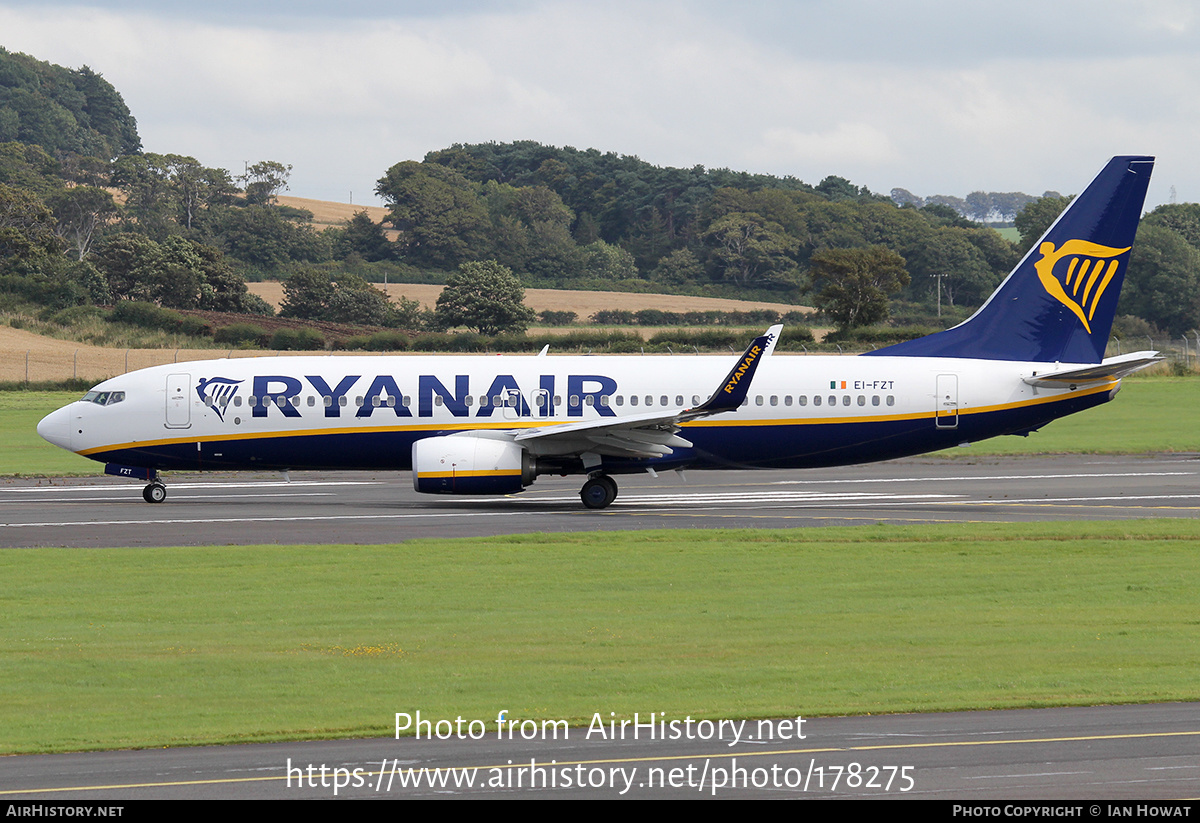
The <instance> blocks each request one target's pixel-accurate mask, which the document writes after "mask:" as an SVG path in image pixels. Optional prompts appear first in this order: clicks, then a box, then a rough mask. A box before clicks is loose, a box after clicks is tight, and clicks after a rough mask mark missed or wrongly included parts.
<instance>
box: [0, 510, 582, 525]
mask: <svg viewBox="0 0 1200 823" xmlns="http://www.w3.org/2000/svg"><path fill="white" fill-rule="evenodd" d="M556 514H561V512H528V511H520V512H517V511H512V512H446V513H440V512H422V513H419V514H329V515H299V516H290V517H192V518H178V519H172V520H76V521H64V522H43V523H0V528H25V527H29V526H34V527H39V526H46V527H48V526H169V525H172V524H176V523H185V524H190V523H277V522H281V521H282V522H296V521H319V520H401V519H405V518H415V517H530V516H533V515H556Z"/></svg>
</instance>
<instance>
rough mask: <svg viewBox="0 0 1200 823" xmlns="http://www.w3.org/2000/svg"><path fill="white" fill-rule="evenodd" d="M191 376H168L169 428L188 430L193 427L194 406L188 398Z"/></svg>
mask: <svg viewBox="0 0 1200 823" xmlns="http://www.w3.org/2000/svg"><path fill="white" fill-rule="evenodd" d="M191 385H192V376H191V375H190V374H169V375H167V428H168V429H186V428H189V427H190V426H191V425H192V404H191V402H190V398H189V397H188V392H189V389H190V387H191Z"/></svg>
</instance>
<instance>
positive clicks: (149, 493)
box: [142, 480, 167, 503]
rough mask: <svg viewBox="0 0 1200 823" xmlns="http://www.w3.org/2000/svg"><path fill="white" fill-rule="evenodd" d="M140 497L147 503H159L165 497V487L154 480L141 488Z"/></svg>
mask: <svg viewBox="0 0 1200 823" xmlns="http://www.w3.org/2000/svg"><path fill="white" fill-rule="evenodd" d="M142 499H143V500H145V501H146V502H147V503H161V502H163V501H164V500H166V499H167V487H166V486H164V485H163V484H162V483H161V482H160V481H158V480H155V481H154V482H152V483H151V484H150V485H148V486H146V488H144V489H142Z"/></svg>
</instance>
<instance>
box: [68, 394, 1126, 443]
mask: <svg viewBox="0 0 1200 823" xmlns="http://www.w3.org/2000/svg"><path fill="white" fill-rule="evenodd" d="M1119 383H1120V381H1119V380H1116V379H1114V380H1111V381H1109V382H1106V383H1102V384H1101V385H1099V386H1092V387H1089V388H1086V389H1078V390H1076V391H1073V392H1071V393H1070V394H1068V395H1062V394H1056V395H1054V396H1051V397H1034V398H1031V399H1028V400H1018V401H1016V402H1014V403H1001V404H998V405H993V406H978V407H975V408H966V409H957V413H958V415H959V416H960V417H965V416H969V415H973V414H988V413H991V412H998V411H1007V410H1009V409H1018V408H1023V407H1028V406H1041V405H1046V404H1049V403H1057V402H1061V401H1063V400H1067V399H1073V398H1076V397H1087V396H1089V395H1093V394H1099V393H1101V392H1107V391H1111V390H1112V389H1113V388H1115V387H1116V386H1117V385H1118V384H1119ZM947 413H949V414H953V412H946V411H944V410H930V411H924V412H917V413H914V414H885V415H869V416H861V417H801V418H766V419H759V420H713V419H708V420H693V421H691V422H688V423H683V424H682V427H683V428H690V427H697V428H702V427H708V428H712V427H718V428H721V427H726V426H828V425H840V424H845V423H881V422H885V421H897V420H923V419H934V418H936V417H938V416H939V415H945V414H947ZM609 420H611V422H613V423H619V422H620V418H619V417H614V418H609ZM559 422H560V423H562V424H564V425H565V424H567V423H576V422H579V421H577V420H571V421H567V420H562V421H552V420H551V419H544V420H536V419H534V420H503V421H489V422H486V423H480V422H477V421H462V422H455V421H446V422H445V423H423V424H419V425H397V426H371V425H370V424H369V423H370V421H368V422H367V423H365V424H364V425H362V426H355V427H348V426H342V427H338V428H330V429H302V430H299V431H269V432H243V433H231V434H215V435H201V436H199V437H172V438H166V439H162V440H142V441H134V442H130V443H120V444H114V445H110V446H95V447H93V448H90V449H81V450H80V451H79V452H78V454H80V455H83V456H84V457H88V456H91V455H93V454H99V453H103V452H109V451H115V450H118V449H134V448H142V449H144V448H152V447H156V446H169V445H173V444H176V443H225V442H229V441H234V440H263V439H268V438H275V437H324V436H327V435H340V434H386V433H390V432H418V431H470V430H474V429H533V428H541V427H545V426H553V425H555V423H559ZM581 434H582V433H581Z"/></svg>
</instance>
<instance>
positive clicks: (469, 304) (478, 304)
mask: <svg viewBox="0 0 1200 823" xmlns="http://www.w3.org/2000/svg"><path fill="white" fill-rule="evenodd" d="M524 300H525V289H524V288H523V287H522V286H521V281H520V280H518V279H517V277H516V275H514V274H513V273H512V270H511V269H509V268H508V267H507V266H502V265H500V264H499V263H497V262H496V261H495V260H486V261H477V262H470V263H463V264H462V265H460V266H459V267H458V271H457V272H455V273H454V274H452V275H450V277H449V278H447V280H446V287H445V288H444V289H442V293H441V294H440V295H438V299H437V315H438V319H439V320H440V321H441V322H442V323H443V324H444V325H445V326H446V327H451V326H466V327H467V328H470V329H475V330H476V331H478V332H479V333H480V334H499V333H500V332H504V331H521V332H523V331H525V329H526V327H527V326H528V325H529V324H530V323H531V322H533V319H534V317H535V315H534V312H533V309H531V308H529V307H528V306H526V305H524V302H523V301H524Z"/></svg>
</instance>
